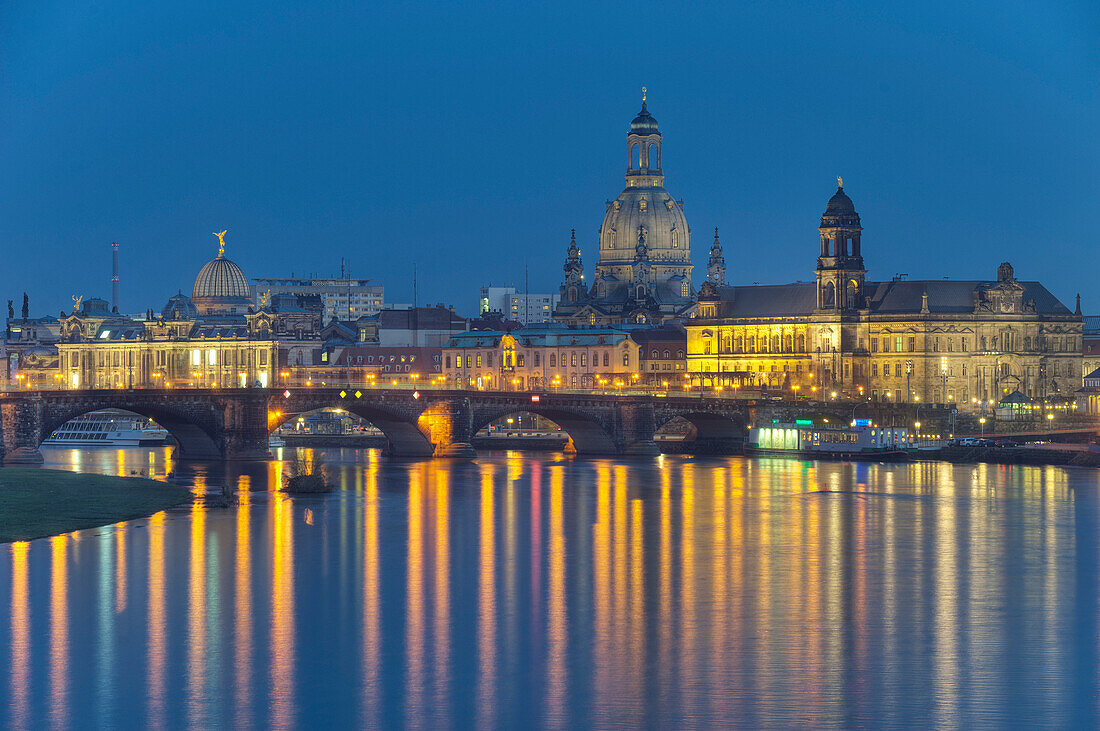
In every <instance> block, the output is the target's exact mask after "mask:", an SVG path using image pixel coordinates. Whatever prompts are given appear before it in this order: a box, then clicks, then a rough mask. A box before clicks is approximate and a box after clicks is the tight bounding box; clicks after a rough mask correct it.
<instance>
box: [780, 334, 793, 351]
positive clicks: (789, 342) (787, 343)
mask: <svg viewBox="0 0 1100 731" xmlns="http://www.w3.org/2000/svg"><path fill="white" fill-rule="evenodd" d="M793 350H794V348H793V347H792V340H791V336H790V335H788V336H787V337H786V339H785V340H784V342H783V351H784V352H786V353H790V352H792V351H793Z"/></svg>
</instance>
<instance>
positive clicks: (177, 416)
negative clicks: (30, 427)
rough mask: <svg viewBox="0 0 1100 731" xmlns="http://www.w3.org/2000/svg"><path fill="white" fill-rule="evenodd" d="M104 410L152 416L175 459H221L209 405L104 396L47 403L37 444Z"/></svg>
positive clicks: (216, 423) (213, 419) (215, 426)
mask: <svg viewBox="0 0 1100 731" xmlns="http://www.w3.org/2000/svg"><path fill="white" fill-rule="evenodd" d="M105 409H116V410H119V411H125V412H128V413H131V414H137V415H138V416H143V417H145V418H147V419H152V420H153V421H155V422H156V423H157V424H159V425H160V426H161V427H163V428H164V430H165V431H167V432H168V433H169V434H171V435H172V437H173V438H174V439H175V440H176V445H177V446H176V450H177V451H176V458H178V459H221V458H222V457H223V456H224V455H223V453H222V449H221V446H220V440H219V438H218V437H219V432H220V425H219V423H218V419H217V416H216V414H215V413H214V408H213V405H211V407H210V409H209V413H207V414H201V409H200V413H196V412H195V410H194V409H190V410H189V409H187V408H186V407H185V406H184V407H183V408H181V407H177V406H172V405H170V404H166V403H159V404H158V403H154V402H145V401H141V400H130V399H124V398H111V397H110V396H109V395H105V396H104V397H102V398H97V399H90V400H89V399H80V400H79V401H73V402H69V403H57V404H50V405H49V406H47V408H46V409H45V410H44V413H43V415H42V419H41V422H40V425H39V430H38V446H41V444H42V442H44V441H45V440H46V439H47V438H48V437H49V436H50V435H51V434H53V433H54V432H55V431H57V430H58V429H59V428H61V427H62V426H63V425H64V424H65V423H66V422H68V421H70V420H72V419H75V418H77V417H78V416H83V415H84V414H89V413H92V412H93V411H103V410H105Z"/></svg>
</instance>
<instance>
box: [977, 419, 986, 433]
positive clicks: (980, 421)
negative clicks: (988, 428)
mask: <svg viewBox="0 0 1100 731" xmlns="http://www.w3.org/2000/svg"><path fill="white" fill-rule="evenodd" d="M978 423H979V424H981V425H982V437H983V438H984V437H985V417H984V416H983V417H982V418H980V419H978Z"/></svg>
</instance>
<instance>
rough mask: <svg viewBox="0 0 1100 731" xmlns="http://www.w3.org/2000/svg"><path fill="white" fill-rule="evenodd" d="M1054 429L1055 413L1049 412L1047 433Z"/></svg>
mask: <svg viewBox="0 0 1100 731" xmlns="http://www.w3.org/2000/svg"><path fill="white" fill-rule="evenodd" d="M1052 431H1054V414H1052V413H1050V412H1049V411H1048V412H1047V434H1050V433H1051V432H1052Z"/></svg>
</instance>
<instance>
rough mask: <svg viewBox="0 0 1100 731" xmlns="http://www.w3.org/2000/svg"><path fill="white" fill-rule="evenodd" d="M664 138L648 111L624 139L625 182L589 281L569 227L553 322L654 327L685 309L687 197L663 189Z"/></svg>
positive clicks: (689, 300)
mask: <svg viewBox="0 0 1100 731" xmlns="http://www.w3.org/2000/svg"><path fill="white" fill-rule="evenodd" d="M662 145H663V138H662V137H661V133H660V131H658V129H657V120H656V119H654V118H653V116H652V115H651V114H650V113H649V111H648V109H647V108H646V102H645V97H644V96H643V99H642V109H641V111H640V112H639V113H638V115H637V116H636V117H635V118H634V120H633V121H632V122H631V123H630V131H629V132H628V133H627V137H626V149H627V169H626V187H625V188H624V189H623V191H622V192H621V193H620V194H619V195H618V197H617V198H615V200H613V201H607V204H606V206H607V209H606V211H605V213H604V219H603V224H602V225H601V226H600V230H599V234H598V237H599V259H598V260H597V262H596V266H595V271H594V275H593V278H592V281H591V282H590V283H589V282H586V281H585V278H584V268H583V265H582V262H581V257H580V251H579V249H578V248H577V241H576V235H575V232H574V235H573V237H572V238H571V240H570V244H569V250H568V253H567V255H566V260H565V266H564V267H563V268H564V272H565V278H564V281H563V282H562V285H561V301H560V303H559V304H558V307H557V309H556V310H555V312H554V320H555V321H557V322H562V323H566V324H570V325H581V326H608V325H619V324H628V323H629V324H659V323H662V322H665V321H667V320H672V319H679V318H683V317H686V316H687V315H689V314H690V312H691V311H692V309H693V308H694V305H695V289H694V287H693V286H692V283H691V270H692V264H691V228H690V227H689V226H688V223H687V219H686V218H685V216H684V202H683V201H678V200H675V199H674V198H673V197H672V195H671V194H669V192H668V191H667V190H665V187H664V184H665V177H664V172H663V167H662V166H663V164H664V159H663V153H662Z"/></svg>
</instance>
